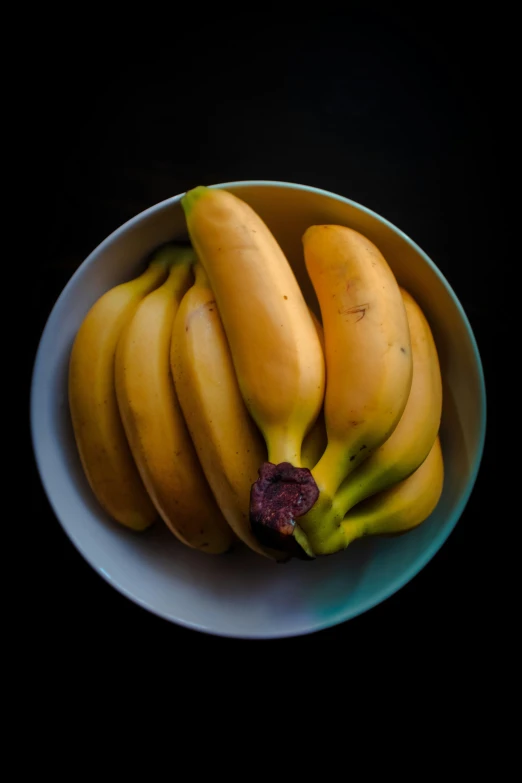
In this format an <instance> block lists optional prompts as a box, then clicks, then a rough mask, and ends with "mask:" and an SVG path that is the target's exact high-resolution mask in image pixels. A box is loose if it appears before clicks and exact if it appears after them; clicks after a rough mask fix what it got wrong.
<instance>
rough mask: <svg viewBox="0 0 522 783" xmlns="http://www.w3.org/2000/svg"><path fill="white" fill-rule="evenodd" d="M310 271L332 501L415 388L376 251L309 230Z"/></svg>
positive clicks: (358, 238)
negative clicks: (323, 377) (319, 328)
mask: <svg viewBox="0 0 522 783" xmlns="http://www.w3.org/2000/svg"><path fill="white" fill-rule="evenodd" d="M303 245H304V254H305V262H306V268H307V270H308V274H309V275H310V278H311V281H312V284H313V286H314V289H315V292H316V294H317V298H318V300H319V305H320V307H321V315H322V322H323V328H324V338H325V353H326V366H327V369H328V382H327V387H326V394H325V401H324V409H325V420H326V431H327V434H328V446H327V448H326V451H325V453H324V455H323V457H322V458H321V460H320V461H319V463H318V464H317V465H316V467H315V468H314V470H313V476H314V478H315V481H316V483H317V485H318V487H319V491H320V492H323V493H326V494H327V495H329V496H330V497H333V496H334V494H335V492H336V491H337V489H338V487H339V485H340V484H341V482H342V481H343V479H344V478H345V477H346V476H347V475H348V474H349V473H350V472H352V471H353V470H354V469H355V468H356V467H357V466H358V465H359V464H360V463H361V462H362V461H363V460H364V459H365V458H366V457H367V455H368V454H369V452H371V451H372V450H373V449H376V448H378V447H379V446H380V445H381V443H383V442H384V441H385V440H386V439H387V438H388V436H389V435H390V434H391V432H393V430H394V428H395V426H396V425H397V423H398V421H399V418H400V417H401V415H402V412H403V411H404V408H405V406H406V402H407V400H408V395H409V392H410V387H411V380H412V359H411V345H410V335H409V329H408V320H407V317H406V310H405V307H404V302H403V300H402V297H401V293H400V290H399V286H398V284H397V281H396V280H395V277H394V275H393V272H392V271H391V269H390V267H389V266H388V264H387V263H386V261H385V259H384V257H383V256H382V254H381V253H380V252H379V250H378V249H377V248H376V247H375V245H374V244H372V243H371V242H370V241H369V240H368V239H366V237H364V236H362V235H361V234H359V233H358V232H357V231H353V230H352V229H350V228H346V227H344V226H329V225H328V226H312V227H311V228H309V229H308V230H307V231H306V232H305V234H304V236H303Z"/></svg>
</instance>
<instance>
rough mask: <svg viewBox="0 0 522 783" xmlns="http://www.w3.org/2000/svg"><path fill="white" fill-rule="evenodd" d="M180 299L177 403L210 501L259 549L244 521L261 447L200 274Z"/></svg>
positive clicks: (174, 354)
mask: <svg viewBox="0 0 522 783" xmlns="http://www.w3.org/2000/svg"><path fill="white" fill-rule="evenodd" d="M195 274H196V280H195V283H194V285H193V286H192V288H190V289H189V291H188V292H187V293H186V294H185V296H184V298H183V301H182V303H181V306H180V308H179V311H178V314H177V316H176V320H175V324H174V332H173V337H172V348H171V367H172V374H173V376H174V381H175V385H176V392H177V395H178V399H179V402H180V405H181V408H182V410H183V414H184V416H185V421H186V423H187V426H188V429H189V431H190V435H191V437H192V441H193V443H194V445H195V447H196V451H197V453H198V456H199V460H200V463H201V465H202V467H203V471H204V473H205V476H206V478H207V481H208V483H209V484H210V487H211V488H212V492H213V493H214V497H215V498H216V500H217V503H218V505H219V507H220V509H221V511H222V513H223V516H224V517H225V519H226V520H227V522H228V523H229V525H230V527H231V528H232V530H233V531H234V533H235V534H236V535H237V536H238V538H240V539H241V541H243V542H244V543H245V544H246V545H247V546H248V547H250V549H253V550H254V552H258V553H259V554H261V555H264V556H266V557H271V558H273V559H281V553H276V552H275V551H269V550H267V549H265V548H264V547H262V546H261V545H260V544H259V543H258V541H257V539H256V538H255V537H254V535H253V533H252V530H251V528H250V522H249V517H248V512H249V499H250V487H251V485H252V483H253V482H254V481H255V480H256V478H257V470H258V468H259V466H260V465H261V464H262V463H263V462H264V461H265V460H266V446H265V443H264V441H263V438H262V436H261V433H260V432H259V430H258V429H257V427H256V425H255V423H254V422H253V420H252V419H251V417H250V416H249V414H248V411H247V409H246V407H245V403H244V402H243V398H242V396H241V392H240V390H239V386H238V382H237V378H236V374H235V371H234V365H233V363H232V357H231V355H230V349H229V347H228V343H227V338H226V335H225V332H224V330H223V326H222V323H221V319H220V316H219V312H218V308H217V305H216V301H215V298H214V294H213V292H212V290H211V288H210V285H209V282H208V278H207V275H206V273H205V270H204V269H203V267H202V266H201V265H200V264H197V265H196V267H195Z"/></svg>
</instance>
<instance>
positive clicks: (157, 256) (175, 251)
mask: <svg viewBox="0 0 522 783" xmlns="http://www.w3.org/2000/svg"><path fill="white" fill-rule="evenodd" d="M195 261H196V254H195V252H194V249H193V248H192V245H189V244H178V243H176V242H168V243H167V244H165V245H162V246H161V247H159V248H158V249H157V250H156V251H155V252H154V253H153V254H152V257H151V259H150V263H151V264H163V265H164V266H166V267H169V268H170V267H172V266H175V265H178V264H180V265H183V266H184V265H186V264H193V263H194V262H195Z"/></svg>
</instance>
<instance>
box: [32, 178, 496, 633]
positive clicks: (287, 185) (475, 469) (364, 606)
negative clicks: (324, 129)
mask: <svg viewBox="0 0 522 783" xmlns="http://www.w3.org/2000/svg"><path fill="white" fill-rule="evenodd" d="M251 186H254V187H278V188H283V189H289V190H300V191H307V192H309V193H316V194H318V195H321V196H327V197H328V198H332V199H334V200H336V201H340V202H342V203H344V204H348V205H350V206H352V207H355V208H356V209H357V210H360V211H362V212H365V213H366V214H367V215H369V216H371V217H372V218H374V219H376V220H377V221H379V222H381V223H383V224H384V225H386V226H387V227H388V228H390V229H391V230H392V231H393V232H395V233H396V234H398V235H399V236H400V237H402V238H403V239H404V240H405V241H406V242H407V243H408V244H410V245H411V246H412V247H413V248H414V249H415V251H416V252H417V253H418V254H419V255H420V256H421V257H422V258H423V259H424V261H425V262H426V263H427V264H428V266H429V267H430V268H431V270H432V271H433V272H434V273H435V274H436V276H437V277H438V278H439V280H440V281H441V282H442V284H443V285H444V287H445V288H446V289H447V291H448V293H449V294H450V296H451V298H452V300H453V302H454V304H455V305H456V307H457V310H458V312H459V315H460V317H461V319H462V322H463V323H464V326H465V329H466V332H467V335H468V338H469V340H470V343H471V346H472V350H473V358H474V361H475V364H476V367H477V372H478V383H479V394H480V400H479V409H480V425H479V426H480V431H479V433H478V444H477V448H476V450H475V453H474V457H473V460H472V464H471V466H470V475H469V478H468V480H467V483H466V487H465V490H464V492H463V494H462V497H461V498H460V501H459V503H458V504H457V506H456V508H455V509H454V511H453V514H452V515H451V517H450V518H449V519H448V520H447V522H446V524H445V525H444V528H443V529H442V530H441V531H439V533H438V534H437V536H436V537H435V538H434V539H433V541H432V542H431V543H430V545H429V546H428V547H427V548H426V549H425V550H424V551H423V553H422V554H421V555H420V556H419V557H418V558H416V560H415V562H414V563H413V564H412V565H411V566H410V567H409V568H407V569H405V570H404V571H403V572H402V573H401V575H400V576H399V577H397V579H395V580H393V581H392V582H391V583H389V584H387V585H386V586H385V587H383V588H382V589H381V590H379V591H378V592H377V593H376V594H374V595H373V596H372V597H371V598H368V599H366V600H363V601H361V602H360V604H359V605H358V606H357V607H356V608H352V609H344V610H340V611H339V612H337V613H335V614H333V615H330V616H329V617H328V619H327V620H324V621H318V622H316V623H312V624H308V625H305V626H303V627H302V628H299V629H298V630H289V631H288V632H286V631H276V632H273V633H272V632H268V633H266V632H262V633H261V632H259V633H256V632H244V633H239V632H232V631H220V630H219V629H217V628H212V627H208V626H206V625H204V624H200V623H197V622H190V621H187V620H183V619H180V618H178V617H175V616H173V615H172V614H169V612H167V611H162V610H160V609H157V608H155V607H154V606H152V605H151V604H149V603H148V602H147V601H145V600H143V599H142V598H140V597H139V596H137V595H135V594H134V593H133V592H132V591H131V590H129V589H128V588H126V587H124V586H123V585H121V584H119V583H118V582H117V581H116V580H114V578H113V577H112V576H111V575H110V574H108V573H107V572H106V571H105V570H104V569H103V568H101V567H100V566H99V565H98V564H97V563H96V562H95V561H94V559H93V558H91V556H90V554H89V553H88V552H87V551H86V549H85V548H84V546H83V545H82V543H81V541H79V540H78V538H77V536H75V534H74V533H73V532H72V531H71V530H69V529H68V527H67V524H66V522H64V521H63V520H62V518H61V516H60V514H59V512H58V510H57V508H56V505H55V502H54V499H53V498H52V496H51V493H50V491H49V487H48V482H47V480H46V478H45V467H44V459H43V455H42V454H40V453H39V449H38V446H37V442H36V434H35V432H36V419H37V405H36V394H35V388H36V380H37V378H38V375H39V368H40V364H41V363H42V362H43V358H42V355H41V349H42V345H43V342H44V339H45V335H46V332H47V330H48V328H49V323H50V321H51V319H52V317H53V313H55V311H56V310H57V309H58V308H59V305H60V303H61V302H62V301H63V300H65V299H66V298H67V295H68V291H69V289H70V288H71V287H72V286H73V284H74V282H75V280H76V278H77V277H78V276H79V275H80V274H81V271H82V270H83V269H84V268H85V266H87V265H89V264H91V263H92V262H93V261H94V259H95V258H96V256H97V255H98V254H99V253H101V252H103V251H104V250H105V249H106V248H107V247H108V246H110V245H111V243H112V242H114V241H115V240H116V239H118V237H119V236H120V235H121V234H124V233H125V232H126V231H127V230H128V229H129V228H131V227H132V226H134V225H136V224H138V223H139V222H141V221H142V220H143V219H144V218H147V217H149V216H150V215H153V214H154V213H155V212H158V211H160V210H162V209H164V208H165V207H166V206H168V205H170V204H177V203H178V202H179V201H180V200H181V198H182V197H183V196H184V195H185V193H179V194H178V195H176V196H170V197H169V198H167V199H164V200H163V201H159V202H158V203H157V204H154V205H152V206H151V207H148V208H147V209H145V210H143V211H142V212H139V213H138V214H137V215H134V217H132V218H130V219H129V220H127V221H126V222H125V223H123V224H122V225H121V226H119V227H118V228H116V229H115V230H114V231H112V232H111V233H110V234H109V235H108V236H107V237H106V238H105V239H104V240H102V242H100V243H99V244H98V245H97V246H96V247H95V248H94V249H93V250H92V251H91V252H90V253H89V255H88V256H87V257H86V258H85V259H84V260H83V261H82V263H81V264H80V265H79V266H78V268H77V269H76V270H75V272H74V273H73V274H72V276H71V277H70V279H69V280H68V282H67V283H66V285H65V286H64V288H63V290H62V291H61V293H60V295H59V296H58V298H57V299H56V301H55V303H54V305H53V307H52V309H51V312H50V313H49V316H48V318H47V320H46V323H45V326H44V328H43V331H42V334H41V336H40V340H39V342H38V348H37V350H36V354H35V360H34V364H33V372H32V377H31V389H30V427H31V441H32V446H33V453H34V457H35V461H36V465H37V468H38V473H39V476H40V481H41V482H42V486H43V488H44V491H45V494H46V495H47V499H48V501H49V504H50V505H51V508H52V509H53V512H54V514H55V516H56V518H57V520H58V522H59V523H60V525H61V527H62V529H63V531H64V532H65V534H66V535H67V537H68V538H69V540H70V541H71V542H72V543H73V544H74V546H75V547H76V549H77V550H78V552H79V553H80V554H81V555H82V557H83V558H84V559H85V560H86V561H87V562H88V563H89V565H90V566H91V567H92V568H93V569H94V571H95V572H96V573H97V574H99V575H100V576H101V577H102V578H103V579H104V580H105V581H106V582H108V583H109V584H110V585H111V586H112V587H114V588H116V590H118V592H119V593H120V594H121V595H123V596H125V597H126V598H128V599H130V600H131V601H133V603H135V604H137V605H138V606H140V607H142V608H143V609H146V610H147V611H149V612H151V613H152V614H155V615H156V616H158V617H161V618H162V619H164V620H168V621H169V622H173V623H175V624H177V625H180V626H182V627H185V628H188V629H189V630H192V631H200V632H203V633H207V634H210V635H212V636H221V637H227V638H234V639H283V638H288V637H296V636H304V635H307V634H311V633H317V632H318V631H322V630H325V629H326V628H332V627H334V626H336V625H339V624H341V623H344V622H346V621H348V620H351V619H353V618H354V617H357V616H359V615H361V614H363V613H364V612H367V611H368V610H370V609H373V608H374V607H375V606H377V605H378V604H381V603H383V602H384V601H386V600H387V599H388V598H390V597H391V596H392V595H394V594H395V593H397V592H398V591H399V590H400V589H401V588H402V587H404V586H405V585H406V584H408V582H410V581H411V580H412V579H413V578H414V577H415V576H417V574H419V573H420V571H422V569H423V568H424V567H425V566H426V565H427V564H428V563H429V562H430V560H431V559H432V558H433V557H434V556H435V555H436V554H437V552H438V551H439V550H440V549H441V547H442V546H443V545H444V543H445V542H446V541H447V539H448V538H449V536H450V534H451V533H452V531H453V530H454V528H455V526H456V524H457V522H458V520H459V519H460V517H461V515H462V513H463V511H464V509H465V507H466V505H467V503H468V500H469V498H470V496H471V493H472V491H473V488H474V486H475V482H476V480H477V476H478V473H479V469H480V464H481V461H482V457H483V453H484V443H485V438H486V421H487V407H486V384H485V378H484V369H483V366H482V360H481V357H480V351H479V348H478V345H477V341H476V339H475V335H474V333H473V329H472V327H471V324H470V322H469V319H468V317H467V315H466V313H465V311H464V308H463V307H462V305H461V303H460V300H459V298H458V296H457V295H456V293H455V291H454V290H453V288H452V286H451V285H450V283H449V282H448V280H447V279H446V277H445V276H444V275H443V273H442V272H441V271H440V269H439V268H438V267H437V265H436V264H435V263H434V261H432V260H431V258H430V257H429V256H428V255H427V254H426V253H425V252H424V250H422V248H421V247H419V245H418V244H417V243H416V242H414V241H413V240H412V239H411V238H410V237H409V236H408V235H407V234H405V233H404V232H403V231H402V230H401V229H400V228H398V227H397V226H396V225H394V224H393V223H391V221H389V220H387V219H386V218H384V217H382V216H381V215H379V214H378V213H377V212H374V211H373V210H371V209H369V208H368V207H365V206H364V205H363V204H359V203H358V202H356V201H353V200H352V199H349V198H346V197H345V196H340V195H338V194H337V193H333V192H331V191H329V190H324V189H322V188H316V187H313V186H311V185H300V184H298V183H294V182H284V181H278V180H235V181H232V182H223V183H217V184H214V185H209V186H208V187H210V188H213V189H220V190H223V189H225V190H226V189H228V188H233V187H251Z"/></svg>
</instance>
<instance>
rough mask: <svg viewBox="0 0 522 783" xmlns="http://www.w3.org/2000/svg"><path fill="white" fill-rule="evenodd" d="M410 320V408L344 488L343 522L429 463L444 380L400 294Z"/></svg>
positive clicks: (339, 501)
mask: <svg viewBox="0 0 522 783" xmlns="http://www.w3.org/2000/svg"><path fill="white" fill-rule="evenodd" d="M401 294H402V298H403V301H404V305H405V308H406V314H407V316H408V325H409V329H410V338H411V351H412V360H413V378H412V384H411V390H410V394H409V397H408V402H407V403H406V407H405V409H404V412H403V414H402V416H401V418H400V420H399V423H398V424H397V426H396V427H395V429H394V431H393V432H392V434H391V435H390V437H389V438H388V440H386V441H385V442H384V443H383V444H382V446H380V447H379V448H378V449H377V450H376V451H374V452H373V454H371V455H370V456H369V457H368V459H367V460H366V461H365V462H363V464H362V465H361V466H360V467H359V468H358V469H357V470H356V471H354V472H353V473H352V474H350V476H348V478H347V479H345V481H344V482H343V484H342V485H341V487H340V488H339V490H338V492H337V494H336V495H335V498H334V502H333V510H334V515H335V517H336V519H337V520H338V521H340V520H341V519H342V518H343V517H344V515H345V514H346V512H347V511H349V509H350V508H352V507H353V506H355V505H356V504H357V503H360V502H361V501H362V500H364V499H365V498H367V497H370V496H371V495H375V494H376V493H377V492H381V491H382V490H384V489H387V488H388V487H390V486H392V485H393V484H397V483H398V482H399V481H402V480H403V479H405V478H407V477H408V476H409V475H411V474H412V473H413V472H414V471H415V470H416V469H417V468H418V467H419V465H421V464H422V463H423V462H424V460H425V459H426V457H427V455H428V453H429V451H430V449H431V447H432V446H433V443H434V441H435V438H436V437H437V433H438V431H439V425H440V417H441V413H442V380H441V375H440V366H439V358H438V355H437V348H436V346H435V342H434V340H433V336H432V333H431V329H430V327H429V324H428V322H427V320H426V318H425V316H424V314H423V312H422V310H421V309H420V307H419V305H418V304H417V303H416V302H415V301H414V299H413V298H412V297H411V296H410V294H408V292H407V291H404V290H403V289H401Z"/></svg>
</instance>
